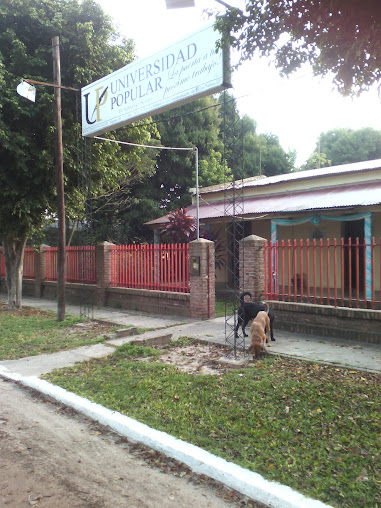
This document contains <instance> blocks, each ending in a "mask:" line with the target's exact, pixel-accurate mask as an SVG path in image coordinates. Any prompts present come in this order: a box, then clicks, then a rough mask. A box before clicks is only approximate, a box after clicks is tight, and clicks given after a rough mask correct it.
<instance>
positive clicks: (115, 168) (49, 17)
mask: <svg viewBox="0 0 381 508" xmlns="http://www.w3.org/2000/svg"><path fill="white" fill-rule="evenodd" d="M56 35H58V36H59V37H60V46H61V76H62V84H63V85H67V86H71V87H74V88H80V87H81V86H84V85H86V84H88V83H91V82H92V81H94V80H96V79H98V78H100V77H102V76H104V75H106V74H108V73H110V72H112V71H114V70H116V69H118V68H120V67H122V66H124V65H126V64H127V63H129V62H131V61H132V59H133V57H134V55H133V51H134V45H133V42H132V41H131V40H128V39H127V40H126V39H122V38H120V37H119V34H118V33H117V32H116V31H115V29H114V27H113V25H112V22H111V20H110V18H109V17H108V16H106V15H105V13H104V12H103V11H102V9H101V8H100V7H99V5H98V4H97V3H96V2H94V1H93V0H84V1H82V2H79V1H77V0H2V2H1V3H0V85H1V90H2V93H1V94H0V239H1V240H2V242H3V245H4V247H6V248H4V252H5V256H6V261H7V259H8V260H9V255H10V254H11V253H12V252H13V254H14V255H15V256H16V251H18V255H17V258H18V259H19V261H21V265H20V263H19V266H18V268H17V270H18V271H19V272H20V266H21V269H22V249H23V245H25V241H26V238H28V237H30V236H31V234H32V233H34V231H35V230H37V229H38V228H40V227H41V224H42V223H43V221H44V220H45V218H46V216H47V214H52V213H54V212H55V210H56V189H55V162H54V127H53V125H54V115H53V91H52V88H48V87H39V88H38V91H37V99H36V102H35V103H32V102H29V101H27V100H26V99H24V98H22V97H20V96H19V95H18V94H17V93H16V87H17V85H18V84H19V83H20V81H21V80H22V79H23V78H29V79H34V80H37V81H44V82H48V83H51V82H52V81H53V77H52V73H53V65H52V48H51V45H52V37H53V36H56ZM78 111H79V105H78V97H76V92H71V91H63V92H62V123H63V142H64V178H65V194H66V204H67V210H68V213H70V212H72V213H74V212H75V211H76V212H75V213H77V214H78V213H79V210H80V208H81V207H82V206H83V200H84V198H83V195H84V194H85V195H86V194H88V193H92V194H93V195H96V194H101V193H103V192H104V191H105V190H110V189H111V188H113V187H114V186H115V185H118V184H119V182H120V179H121V178H123V179H125V180H126V179H128V177H129V175H131V174H132V173H134V172H136V171H137V168H138V167H139V168H140V169H139V171H144V168H143V169H142V161H141V159H140V157H139V154H140V152H139V149H136V148H123V149H122V148H120V147H119V146H118V145H116V144H111V143H102V142H96V143H94V144H93V146H92V159H91V166H92V167H91V179H89V188H88V189H84V188H83V186H82V185H81V183H80V180H81V178H80V176H81V175H80V173H81V171H82V170H83V164H82V161H81V154H80V152H81V150H80V149H79V144H80V115H79V114H78ZM156 132H157V131H156V128H155V126H154V125H152V124H151V125H149V126H148V125H147V123H146V122H141V123H140V124H135V125H134V128H133V129H129V130H128V138H127V136H126V137H125V139H129V140H130V141H133V142H136V143H139V142H140V143H142V142H143V143H144V142H148V141H149V140H150V136H151V133H156ZM118 134H120V132H119V133H118ZM111 136H112V133H111ZM151 164H152V161H151ZM152 166H153V164H152ZM146 169H147V170H148V169H149V168H146ZM20 249H21V250H20ZM6 266H7V277H8V272H9V270H8V268H10V265H8V263H6ZM14 269H15V267H13V269H12V270H13V271H14ZM7 282H8V279H7Z"/></svg>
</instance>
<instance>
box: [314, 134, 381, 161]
mask: <svg viewBox="0 0 381 508" xmlns="http://www.w3.org/2000/svg"><path fill="white" fill-rule="evenodd" d="M315 152H317V153H319V152H320V153H321V154H324V155H325V158H326V159H327V160H328V161H329V164H324V165H326V166H327V165H332V166H337V165H339V164H349V163H351V162H361V161H367V160H373V159H381V131H376V130H375V129H372V128H371V127H366V128H363V129H356V130H354V129H332V130H330V131H328V132H323V133H322V134H320V139H319V141H318V142H317V145H316V149H315ZM320 167H323V166H322V165H321V166H320Z"/></svg>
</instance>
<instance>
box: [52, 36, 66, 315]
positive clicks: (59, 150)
mask: <svg viewBox="0 0 381 508" xmlns="http://www.w3.org/2000/svg"><path fill="white" fill-rule="evenodd" d="M52 47H53V81H54V84H55V85H57V87H55V88H54V126H55V131H56V140H55V147H56V179H57V181H56V185H57V215H58V259H57V321H63V320H64V319H65V280H66V252H65V244H66V241H65V240H66V235H65V197H64V181H63V147H62V120H61V88H60V87H61V63H60V40H59V37H57V36H56V37H53V39H52Z"/></svg>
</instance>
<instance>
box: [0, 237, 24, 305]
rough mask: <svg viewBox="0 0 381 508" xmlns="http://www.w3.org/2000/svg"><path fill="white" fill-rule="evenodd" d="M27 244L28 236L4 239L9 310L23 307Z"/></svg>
mask: <svg viewBox="0 0 381 508" xmlns="http://www.w3.org/2000/svg"><path fill="white" fill-rule="evenodd" d="M25 245H26V237H24V238H21V239H18V240H8V239H7V240H3V256H4V265H5V280H6V283H7V289H8V307H9V310H14V309H21V305H22V275H23V266H24V251H25Z"/></svg>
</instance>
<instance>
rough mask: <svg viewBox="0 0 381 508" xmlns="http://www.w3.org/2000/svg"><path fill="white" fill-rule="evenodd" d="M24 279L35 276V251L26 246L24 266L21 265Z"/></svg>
mask: <svg viewBox="0 0 381 508" xmlns="http://www.w3.org/2000/svg"><path fill="white" fill-rule="evenodd" d="M23 277H24V279H35V278H36V251H35V250H34V249H33V248H31V247H27V248H26V249H25V251H24V266H23Z"/></svg>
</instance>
